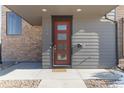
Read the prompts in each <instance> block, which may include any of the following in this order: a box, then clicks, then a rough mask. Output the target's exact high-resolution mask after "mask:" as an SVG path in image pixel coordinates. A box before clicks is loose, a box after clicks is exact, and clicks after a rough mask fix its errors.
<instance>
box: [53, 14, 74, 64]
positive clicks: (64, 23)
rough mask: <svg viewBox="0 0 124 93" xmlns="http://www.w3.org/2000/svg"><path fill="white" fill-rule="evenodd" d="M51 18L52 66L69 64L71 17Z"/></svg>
mask: <svg viewBox="0 0 124 93" xmlns="http://www.w3.org/2000/svg"><path fill="white" fill-rule="evenodd" d="M52 19H53V22H52V25H53V66H70V64H71V29H72V17H70V16H54V17H52Z"/></svg>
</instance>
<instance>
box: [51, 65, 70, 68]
mask: <svg viewBox="0 0 124 93" xmlns="http://www.w3.org/2000/svg"><path fill="white" fill-rule="evenodd" d="M53 68H71V65H53Z"/></svg>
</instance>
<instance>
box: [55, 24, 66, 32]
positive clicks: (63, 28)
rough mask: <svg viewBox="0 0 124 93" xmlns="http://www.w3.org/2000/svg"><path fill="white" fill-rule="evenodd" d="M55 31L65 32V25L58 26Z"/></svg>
mask: <svg viewBox="0 0 124 93" xmlns="http://www.w3.org/2000/svg"><path fill="white" fill-rule="evenodd" d="M57 30H60V31H65V30H67V25H58V26H57Z"/></svg>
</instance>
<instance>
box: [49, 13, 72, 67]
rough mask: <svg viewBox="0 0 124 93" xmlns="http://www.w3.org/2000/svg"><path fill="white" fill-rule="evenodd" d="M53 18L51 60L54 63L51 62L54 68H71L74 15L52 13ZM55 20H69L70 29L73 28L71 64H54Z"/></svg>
mask: <svg viewBox="0 0 124 93" xmlns="http://www.w3.org/2000/svg"><path fill="white" fill-rule="evenodd" d="M51 20H52V22H51V23H52V25H51V26H52V27H51V29H52V44H51V56H52V57H51V60H52V63H51V65H52V68H55V67H60V68H61V67H62V68H63V67H65V68H66V67H69V68H71V67H72V58H71V57H72V31H73V23H72V22H73V21H72V20H73V16H72V15H52V16H51ZM55 20H60V21H61V20H69V21H70V27H71V28H70V29H71V32H70V36H71V37H70V46H71V47H70V64H69V65H55V64H54V53H53V46H54V43H53V42H54V21H55Z"/></svg>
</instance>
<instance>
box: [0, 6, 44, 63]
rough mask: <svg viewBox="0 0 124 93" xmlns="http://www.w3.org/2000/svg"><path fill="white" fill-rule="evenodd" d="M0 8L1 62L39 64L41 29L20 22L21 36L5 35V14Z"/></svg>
mask: <svg viewBox="0 0 124 93" xmlns="http://www.w3.org/2000/svg"><path fill="white" fill-rule="evenodd" d="M7 11H10V10H9V9H7V8H6V7H5V6H3V7H2V62H3V64H4V63H7V64H9V63H11V62H40V61H41V60H42V37H41V36H42V28H41V26H32V25H30V24H29V23H28V22H26V21H25V20H22V34H21V35H15V36H10V35H7V34H6V12H7Z"/></svg>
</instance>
